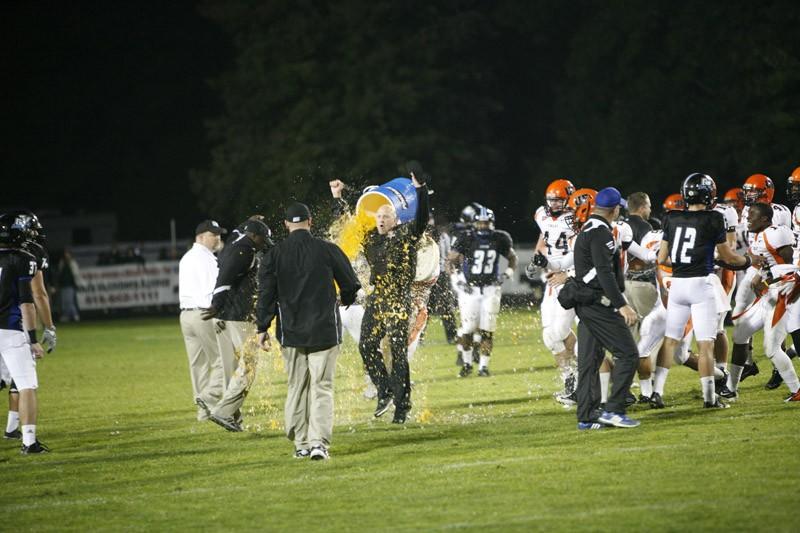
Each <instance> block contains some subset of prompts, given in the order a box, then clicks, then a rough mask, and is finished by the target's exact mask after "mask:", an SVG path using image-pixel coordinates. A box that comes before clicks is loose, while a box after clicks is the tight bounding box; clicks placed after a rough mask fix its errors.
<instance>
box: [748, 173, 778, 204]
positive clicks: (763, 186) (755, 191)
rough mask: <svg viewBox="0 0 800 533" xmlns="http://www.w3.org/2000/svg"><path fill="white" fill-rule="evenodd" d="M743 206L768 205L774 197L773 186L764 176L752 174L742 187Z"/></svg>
mask: <svg viewBox="0 0 800 533" xmlns="http://www.w3.org/2000/svg"><path fill="white" fill-rule="evenodd" d="M742 190H743V191H744V205H753V204H755V203H762V204H770V203H772V198H773V197H774V196H775V184H773V183H772V180H771V179H769V177H767V176H765V175H764V174H753V175H752V176H750V177H749V178H747V179H746V180H745V182H744V185H742Z"/></svg>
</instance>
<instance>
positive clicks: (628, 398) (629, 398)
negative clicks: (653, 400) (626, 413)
mask: <svg viewBox="0 0 800 533" xmlns="http://www.w3.org/2000/svg"><path fill="white" fill-rule="evenodd" d="M635 403H636V395H634V394H633V393H632V392H631V391H628V394H626V395H625V407H630V406H631V405H633V404H635Z"/></svg>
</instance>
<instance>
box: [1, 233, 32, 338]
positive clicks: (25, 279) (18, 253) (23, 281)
mask: <svg viewBox="0 0 800 533" xmlns="http://www.w3.org/2000/svg"><path fill="white" fill-rule="evenodd" d="M34 274H36V258H35V257H34V256H32V255H31V254H29V253H28V252H25V251H23V250H16V249H11V248H0V329H12V330H16V331H23V329H22V311H21V309H20V304H23V303H32V302H33V295H32V293H31V278H33V276H34Z"/></svg>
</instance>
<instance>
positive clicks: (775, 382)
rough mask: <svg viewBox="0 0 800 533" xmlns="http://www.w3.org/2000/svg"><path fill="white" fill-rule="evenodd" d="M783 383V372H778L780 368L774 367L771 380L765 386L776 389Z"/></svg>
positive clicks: (768, 388)
mask: <svg viewBox="0 0 800 533" xmlns="http://www.w3.org/2000/svg"><path fill="white" fill-rule="evenodd" d="M781 383H783V378H782V377H781V373H780V372H778V369H776V368H773V369H772V377H770V378H769V381H767V383H766V384H765V385H764V388H765V389H767V390H774V389H777V388H778V387H780V386H781Z"/></svg>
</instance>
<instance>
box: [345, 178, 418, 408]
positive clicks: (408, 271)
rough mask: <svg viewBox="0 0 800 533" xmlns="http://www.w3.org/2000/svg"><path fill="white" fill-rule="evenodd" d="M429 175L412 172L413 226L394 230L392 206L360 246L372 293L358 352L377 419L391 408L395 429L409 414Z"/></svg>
mask: <svg viewBox="0 0 800 533" xmlns="http://www.w3.org/2000/svg"><path fill="white" fill-rule="evenodd" d="M427 179H428V177H427V175H421V176H417V175H416V174H415V173H414V172H411V181H412V183H413V184H414V187H415V188H416V193H417V211H416V214H415V218H414V220H413V221H411V222H409V223H407V224H403V225H398V220H397V213H396V212H395V210H394V208H393V207H392V206H391V205H390V204H386V205H382V206H381V207H380V208H378V211H377V213H376V214H375V223H376V227H375V229H373V230H371V231H369V232H368V233H367V234H366V235H365V237H364V240H363V242H362V246H363V248H364V255H365V257H366V258H367V263H369V268H370V284H371V285H372V286H373V290H372V292H371V293H369V295H368V296H367V301H366V306H365V309H364V319H363V321H362V322H361V340H360V342H359V346H358V348H359V351H360V352H361V358H362V359H363V361H364V366H366V368H367V372H368V373H369V376H370V379H372V382H373V383H374V384H375V386H376V387H377V388H378V405H377V407H376V409H375V416H376V417H377V416H382V415H383V414H384V413H386V412H387V411H388V410H389V409H390V408H391V406H392V403H394V404H395V411H394V418H393V419H392V422H394V423H395V424H404V423H405V421H406V416H407V415H408V411H409V410H410V409H411V375H410V373H409V368H408V331H409V320H410V317H411V284H412V282H413V281H414V275H415V274H416V267H417V247H418V245H419V241H420V238H421V237H422V234H423V233H424V232H425V228H426V227H427V225H428V217H429V207H428V188H427V186H426V181H427ZM383 337H388V338H389V345H390V347H391V353H392V375H391V378H390V377H389V373H388V372H387V370H386V364H385V363H384V361H383V354H382V353H381V351H380V343H381V339H383Z"/></svg>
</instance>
